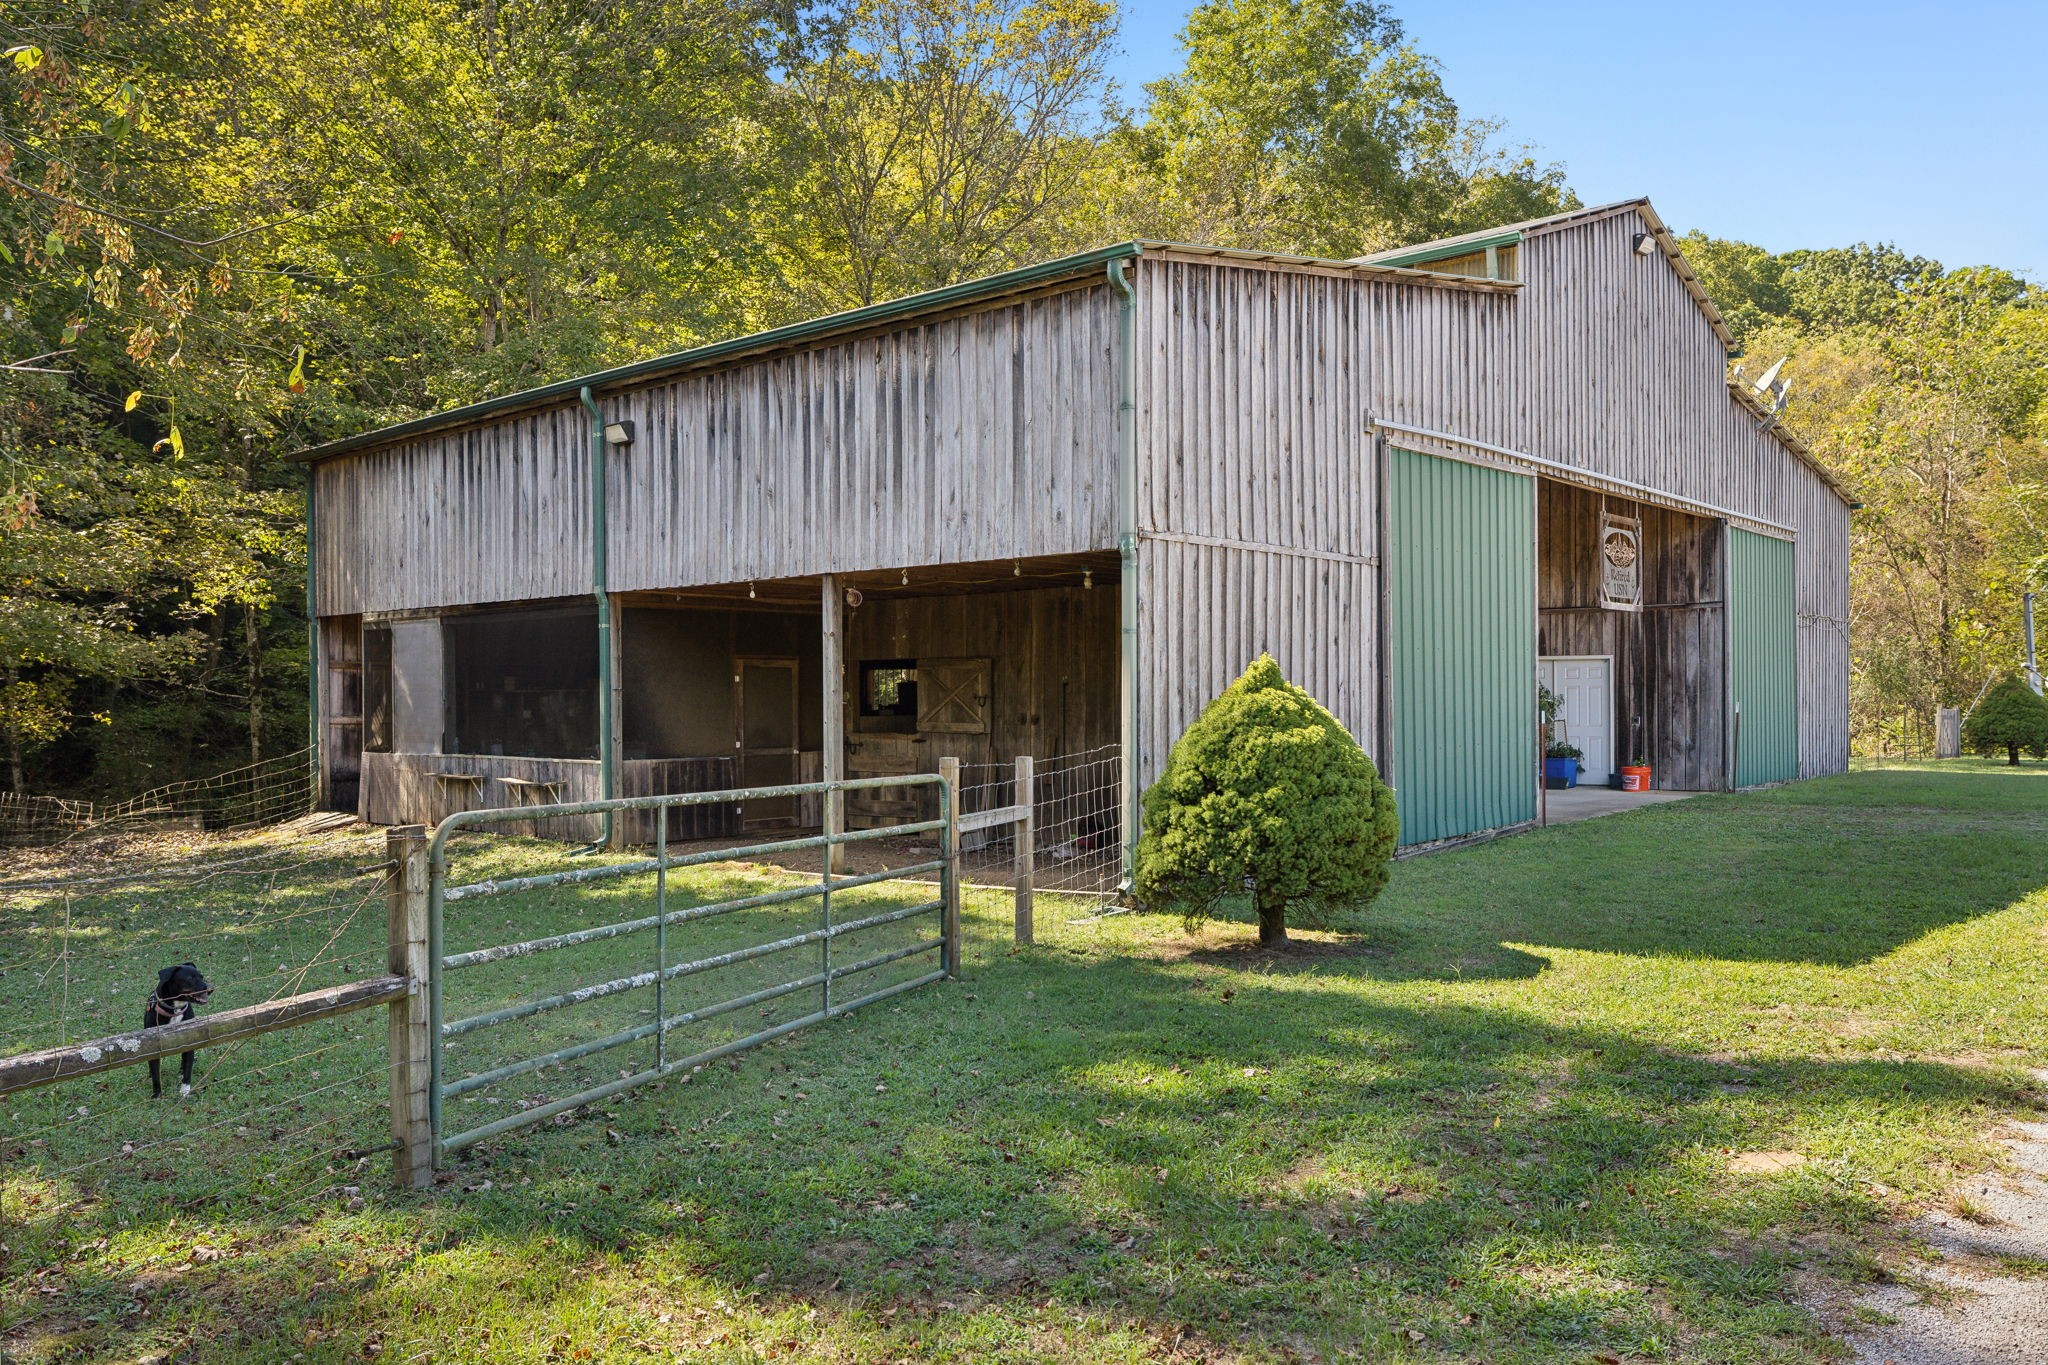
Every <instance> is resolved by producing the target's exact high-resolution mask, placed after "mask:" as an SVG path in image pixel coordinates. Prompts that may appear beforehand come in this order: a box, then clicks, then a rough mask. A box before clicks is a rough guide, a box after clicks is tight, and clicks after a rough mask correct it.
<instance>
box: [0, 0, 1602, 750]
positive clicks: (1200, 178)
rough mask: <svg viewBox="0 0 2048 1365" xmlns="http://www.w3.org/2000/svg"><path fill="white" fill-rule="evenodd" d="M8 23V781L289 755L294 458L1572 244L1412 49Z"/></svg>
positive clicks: (1327, 24) (1554, 199) (506, 15)
mask: <svg viewBox="0 0 2048 1365" xmlns="http://www.w3.org/2000/svg"><path fill="white" fill-rule="evenodd" d="M1115 20H1116V12H1115V9H1114V8H1113V6H1112V4H1111V3H1110V0H824V3H819V4H809V5H803V6H787V5H774V4H769V3H767V2H766V0H318V3H315V0H278V3H276V4H273V5H254V6H227V5H216V4H209V3H204V0H94V3H93V4H92V5H91V6H89V7H88V6H80V5H68V4H58V3H43V0H36V2H35V3H31V4H23V5H17V6H14V7H12V8H6V9H0V40H4V41H0V46H4V47H5V48H6V49H9V51H8V55H7V57H6V58H5V60H0V570H4V572H5V578H4V580H0V582H4V586H0V689H4V693H0V753H4V755H6V756H7V758H8V759H9V761H10V763H11V768H10V771H9V774H8V780H9V781H10V783H11V784H13V785H17V786H19V785H23V784H26V785H28V786H30V787H35V788H39V789H45V790H48V789H62V788H72V789H100V790H120V789H123V788H132V787H135V786H139V785H148V784H151V783H153V782H156V781H161V780H164V779H167V778H170V777H176V776H184V775H187V774H188V773H189V772H192V771H195V770H205V769H207V768H209V767H211V768H218V767H224V766H228V765H229V764H230V763H232V762H235V761H239V760H244V759H246V758H247V757H249V756H253V755H256V754H260V753H263V752H277V751H279V750H281V749H283V748H287V747H290V746H292V745H295V744H297V743H300V742H302V740H301V736H303V735H304V733H305V732H304V728H303V727H304V721H305V710H304V708H305V701H304V698H305V681H304V672H303V670H304V667H305V664H306V647H305V637H306V623H305V620H304V616H303V609H302V607H301V605H300V604H301V603H302V602H303V593H304V563H303V549H302V545H303V524H302V514H301V498H302V493H301V488H302V478H301V475H300V473H299V471H298V470H297V469H296V468H295V467H293V466H291V465H290V464H288V463H287V462H286V461H285V459H284V456H285V455H286V454H287V453H288V452H289V451H291V450H294V449H296V448H298V447H300V446H303V445H307V444H312V443H317V442H319V441H322V440H326V439H330V438H332V437H336V436H340V435H345V434H349V433H352V432H356V431H360V430H363V429H365V428H368V427H372V426H376V425H380V424H383V423H386V422H391V421H398V420H403V419H405V418H408V417H413V416H417V415H419V414H421V413H423V412H428V411H433V410H436V409H441V408H445V407H449V406H453V405H456V404H460V403H464V402H468V401H472V400H475V399H477V398H482V397H486V396H490V395H492V394H497V393H504V392H508V391H512V390H516V389H518V388H522V387H525V386H528V385H531V384H533V383H535V382H538V381H542V380H552V379H558V378H561V377H563V376H564V375H568V374H573V373H576V372H579V371H587V370H590V369H593V368H597V367H601V366H605V365H609V364H615V363H619V362H622V361H626V360H630V359H637V358H641V357H644V356H647V355H651V354H658V353H661V352H663V351H670V350H676V349H680V348H683V347H687V346H690V345H695V344H698V343H702V342H705V341H710V340H715V339H718V338H720V337H724V336H730V335H735V334H738V333H741V332H745V331H749V330H753V329H756V328H759V327H764V326H771V325H775V324H778V323H782V322H788V321H791V320H794V319H796V318H798V317H803V316H811V315H815V314H818V313H821V312H826V311H830V310H833V309H838V308H844V307H848V306H852V305H858V304H862V303H866V302H871V301H874V300H877V299H881V298H886V297H890V296H894V295H899V294H902V293H906V292H911V291H915V290H919V289H925V288H930V287H933V286H936V285H943V284H949V283H952V282H955V281H957V280H960V279H964V278H968V277H971V276H974V275H977V274H982V273H986V272H990V271H995V270H1000V269H1004V268H1007V267H1010V266H1014V265H1018V264H1022V263H1025V262H1028V261H1031V260H1035V259H1042V258H1045V257H1048V256H1053V255H1058V254H1061V253H1064V252H1068V251H1076V250H1083V249H1086V248H1089V247H1093V246H1099V245H1102V244H1103V243H1105V242H1108V241H1113V240H1117V239H1119V238H1122V237H1127V236H1131V235H1134V234H1138V233H1149V234H1157V235H1171V236H1183V237H1186V236H1193V237H1201V238H1205V239H1208V240H1211V241H1214V242H1216V243H1218V244H1220V245H1226V246H1245V247H1252V246H1268V247H1275V246H1278V247H1286V248H1290V249H1297V250H1313V251H1334V252H1346V253H1349V252H1355V251H1361V250H1364V249H1366V248H1368V247H1372V246H1379V245H1385V244H1388V243H1389V242H1392V241H1395V240H1397V239H1400V238H1404V237H1426V236H1430V235H1434V234H1437V233H1440V232H1448V231H1455V230H1461V229H1464V228H1470V227H1477V226H1481V225H1483V224H1485V223H1487V222H1492V221H1499V220H1502V219H1506V218H1514V217H1521V216H1526V215H1527V214H1528V213H1532V212H1539V211H1542V210H1544V209H1547V208H1550V207H1553V206H1555V205H1557V204H1559V203H1564V202H1568V195H1567V194H1566V192H1565V191H1564V189H1563V184H1562V179H1561V176H1560V174H1559V173H1558V171H1557V170H1556V168H1554V167H1539V166H1537V165H1536V164H1535V163H1534V162H1533V161H1531V160H1529V159H1528V158H1527V157H1526V155H1524V154H1521V153H1512V152H1506V151H1502V150H1500V149H1499V148H1498V147H1497V146H1496V145H1495V141H1496V134H1497V131H1498V130H1497V129H1496V128H1495V126H1494V125H1492V124H1489V123H1486V122H1483V121H1475V120H1471V119H1468V118H1466V117H1464V116H1463V115H1462V114H1460V112H1459V111H1458V108H1457V106H1456V105H1455V103H1454V102H1453V101H1452V100H1451V98H1450V96H1449V95H1448V93H1447V92H1446V89H1445V86H1444V83H1443V80H1442V76H1441V73H1440V72H1439V71H1438V70H1437V68H1436V66H1435V64H1434V63H1433V62H1431V61H1430V60H1429V59H1428V58H1427V57H1425V56H1424V55H1422V54H1421V53H1419V52H1417V51H1415V50H1414V49H1413V47H1412V46H1411V45H1409V44H1408V43H1407V42H1406V40H1405V38H1404V37H1403V35H1402V34H1401V31H1400V27H1399V25H1398V24H1397V23H1396V22H1395V21H1394V20H1393V19H1392V17H1391V16H1390V14H1389V13H1388V12H1387V11H1386V10H1384V9H1383V8H1380V7H1378V6H1376V5H1372V4H1360V3H1339V2H1338V0H1211V3H1209V4H1206V5H1204V6H1202V7H1200V8H1198V9H1197V10H1196V12H1195V13H1194V15H1193V16H1191V18H1190V21H1189V24H1188V27H1187V29H1186V31H1185V33H1184V34H1183V47H1184V56H1185V65H1184V69H1183V70H1182V71H1181V72H1180V73H1178V74H1176V75H1175V76H1173V77H1170V78H1168V80H1166V81H1164V82H1162V83H1160V85H1159V86H1157V87H1154V89H1153V90H1152V91H1150V92H1148V95H1147V98H1146V100H1145V102H1144V105H1143V107H1142V108H1140V109H1138V110H1135V111H1132V110H1125V109H1122V108H1120V107H1119V106H1118V104H1117V102H1116V100H1115V92H1114V90H1113V88H1112V87H1111V85H1110V84H1109V82H1108V80H1107V78H1106V70H1107V58H1108V56H1109V53H1110V49H1111V44H1112V43H1113V42H1114V40H1115Z"/></svg>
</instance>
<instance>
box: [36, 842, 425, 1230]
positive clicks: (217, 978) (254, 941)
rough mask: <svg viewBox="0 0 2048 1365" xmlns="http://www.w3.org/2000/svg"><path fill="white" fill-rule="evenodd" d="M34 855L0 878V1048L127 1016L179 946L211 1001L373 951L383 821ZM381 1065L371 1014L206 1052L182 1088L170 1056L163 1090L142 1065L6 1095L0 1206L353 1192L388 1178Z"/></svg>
mask: <svg viewBox="0 0 2048 1365" xmlns="http://www.w3.org/2000/svg"><path fill="white" fill-rule="evenodd" d="M31 854H32V855H33V856H29V857H18V858H15V859H12V860H11V863H12V865H11V866H10V867H9V868H8V871H7V873H6V874H5V875H0V999H4V1000H5V1002H6V1009H5V1010H4V1012H0V1054H7V1055H11V1054H16V1053H22V1052H31V1051H35V1050H38V1049H42V1048H48V1047H56V1046H61V1045H64V1044H67V1043H82V1042H87V1041H90V1040H94V1039H98V1038H101V1037H106V1036H111V1035H114V1034H117V1033H124V1032H131V1031H133V1030H135V1029H137V1028H139V1027H141V1026H142V1025H143V1024H144V1022H145V1020H144V1010H145V1008H146V1007H147V1006H148V1004H149V1001H150V999H151V997H152V996H153V995H154V994H155V991H156V987H157V981H158V973H159V971H160V970H161V969H162V968H164V967H167V966H171V965H174V964H176V963H178V962H183V961H191V962H195V963H197V964H199V967H200V970H201V971H202V972H203V974H204V975H205V976H206V978H207V980H208V982H209V984H210V985H211V986H212V987H213V993H212V997H211V999H210V1000H209V1001H208V1002H207V1004H206V1005H205V1007H204V1009H203V1012H204V1013H209V1014H210V1013H213V1012H216V1011H218V1010H222V1009H230V1008H235V1007H238V1006H244V1005H251V1004H257V1003H261V1002H264V1001H268V1000H274V999H277V998H280V997H283V996H288V995H293V994H297V993H299V992H302V991H306V990H311V989H317V988H319V987H323V986H330V985H338V984H341V983H344V982H348V981H353V980H357V979H360V978H362V977H365V976H371V975H375V974H377V973H379V972H381V971H382V970H383V967H384V961H385V955H386V951H387V950H386V944H385V916H384V910H383V894H384V886H383V879H382V878H381V877H380V876H379V875H378V873H379V870H380V869H379V866H378V864H379V862H381V838H380V837H375V836H373V837H367V838H366V837H363V836H361V835H354V836H342V835H333V834H329V835H315V836H306V835H291V834H283V833H279V832H274V831H273V832H270V833H266V834H264V835H261V836H257V837H254V838H251V837H247V836H244V837H240V838H220V837H217V836H216V837H208V836H203V835H197V836H193V835H188V836H186V837H185V838H184V839H182V840H174V839H171V838H169V837H167V836H164V835H162V834H160V833H159V834H155V835H130V836H125V837H116V838H110V839H105V840H97V841H94V842H93V843H91V844H89V845H67V846H64V847H62V848H52V849H43V850H32V851H31ZM391 1065H392V1063H391V1060H390V1058H389V1055H388V1051H387V1047H386V1038H385V1027H384V1017H383V1012H382V1011H367V1012H362V1013H356V1014H350V1015H346V1016H342V1017H336V1018H332V1019H324V1020H320V1021H318V1022H315V1023H311V1024H308V1025H305V1026H303V1027H298V1028H292V1029H287V1030H281V1031H277V1032H271V1033H263V1034H260V1035H256V1034H252V1035H251V1036H247V1037H238V1038H235V1039H233V1040H231V1041H227V1042H223V1043H219V1044H217V1045H214V1046H209V1047H207V1048H205V1049H203V1050H201V1051H199V1052H198V1053H197V1054H196V1055H195V1057H194V1066H193V1074H192V1082H193V1085H192V1093H191V1095H190V1096H189V1097H183V1096H181V1095H180V1085H179V1080H180V1074H179V1072H180V1061H179V1058H178V1057H177V1056H176V1055H173V1056H168V1057H165V1058H163V1059H162V1062H161V1067H162V1073H163V1074H162V1097H161V1098H157V1097H155V1096H154V1094H153V1086H152V1083H151V1077H150V1075H149V1071H148V1068H147V1067H146V1066H142V1065H133V1066H128V1067H123V1068H119V1069H116V1070H112V1071H105V1072H100V1073H97V1074H92V1075H88V1076H82V1077H79V1078H76V1079H73V1080H68V1081H65V1082H62V1083H59V1084H55V1085H47V1086H44V1087H42V1088H40V1089H34V1090H24V1091H17V1092H15V1093H12V1094H8V1095H4V1096H0V1204H4V1205H5V1206H6V1208H7V1211H8V1213H9V1214H10V1215H11V1216H13V1217H15V1218H17V1219H22V1220H28V1221H39V1220H47V1219H61V1218H63V1217H65V1216H66V1214H67V1211H82V1210H84V1209H86V1208H88V1207H95V1208H97V1209H99V1210H100V1212H101V1213H102V1214H111V1215H112V1218H113V1221H116V1222H117V1223H120V1224H121V1225H124V1226H125V1225H127V1224H129V1223H141V1222H143V1221H146V1220H161V1219H163V1218H165V1217H171V1216H176V1215H180V1214H183V1213H186V1212H190V1211H195V1210H201V1209H213V1210H230V1211H233V1212H234V1213H235V1214H237V1215H245V1214H250V1213H256V1212H261V1213H263V1214H265V1215H279V1216H283V1217H286V1218H293V1217H299V1216H303V1215H306V1214H309V1213H311V1212H314V1211H317V1210H318V1209H319V1208H321V1207H338V1206H346V1205H349V1204H352V1203H354V1201H356V1200H359V1199H361V1198H363V1197H364V1191H365V1190H366V1189H371V1188H381V1186H382V1184H384V1183H385V1182H384V1181H383V1178H382V1175H381V1172H380V1170H379V1163H380V1162H382V1161H385V1160H386V1158H385V1157H384V1153H385V1151H386V1150H387V1148H388V1147H389V1118H388V1110H387V1098H388V1093H389V1089H390V1086H389V1076H388V1071H389V1068H390V1066H391ZM222 1254H227V1253H226V1252H223V1253H222ZM205 1258H206V1253H200V1254H199V1255H198V1259H205Z"/></svg>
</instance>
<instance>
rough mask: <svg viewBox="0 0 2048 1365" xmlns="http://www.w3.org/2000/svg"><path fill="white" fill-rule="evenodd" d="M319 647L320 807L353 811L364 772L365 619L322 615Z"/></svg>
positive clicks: (359, 797)
mask: <svg viewBox="0 0 2048 1365" xmlns="http://www.w3.org/2000/svg"><path fill="white" fill-rule="evenodd" d="M316 647H317V648H318V650H319V654H318V660H317V666H318V668H319V678H320V690H319V703H320V716H319V722H320V723H319V726H318V729H317V732H316V733H317V734H318V736H319V744H320V809H322V810H341V811H352V810H356V809H357V808H358V802H359V801H360V799H361V793H360V787H361V783H362V772H363V618H362V617H360V616H323V617H321V618H320V624H319V631H318V633H317V636H316Z"/></svg>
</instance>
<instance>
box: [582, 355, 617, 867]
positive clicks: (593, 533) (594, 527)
mask: <svg viewBox="0 0 2048 1365" xmlns="http://www.w3.org/2000/svg"><path fill="white" fill-rule="evenodd" d="M582 394H583V406H584V408H585V410H586V411H588V412H589V413H590V577H591V590H592V592H593V593H594V594H595V595H596V597H597V785H598V796H599V797H600V799H602V800H605V801H609V800H611V799H612V798H613V797H615V796H617V795H618V794H619V783H618V755H617V754H615V753H614V752H613V751H612V599H611V596H610V594H609V593H607V592H606V591H605V584H606V582H607V581H608V580H609V577H610V575H609V574H608V573H607V571H606V566H605V547H606V543H607V542H608V541H609V540H610V536H609V534H608V533H607V531H606V529H605V513H606V508H605V503H606V487H605V455H604V413H603V412H601V411H600V410H599V409H598V406H597V400H596V399H595V398H592V397H591V396H590V386H589V385H588V384H585V385H584V386H583V390H582ZM611 846H612V813H611V812H610V811H606V812H605V813H604V833H603V835H602V836H600V837H599V839H598V841H597V843H595V844H593V845H592V846H591V848H590V850H589V851H591V852H595V851H596V850H598V849H600V848H610V847H611Z"/></svg>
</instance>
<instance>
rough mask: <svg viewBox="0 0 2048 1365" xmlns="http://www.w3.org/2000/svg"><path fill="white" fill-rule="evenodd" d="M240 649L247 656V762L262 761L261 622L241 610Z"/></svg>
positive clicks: (250, 612)
mask: <svg viewBox="0 0 2048 1365" xmlns="http://www.w3.org/2000/svg"><path fill="white" fill-rule="evenodd" d="M242 648H243V652H244V653H246V654H247V655H248V656H249V761H250V762H251V763H261V762H262V761H263V622H262V621H261V620H260V619H259V618H258V617H257V615H256V608H254V607H244V608H242Z"/></svg>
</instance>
